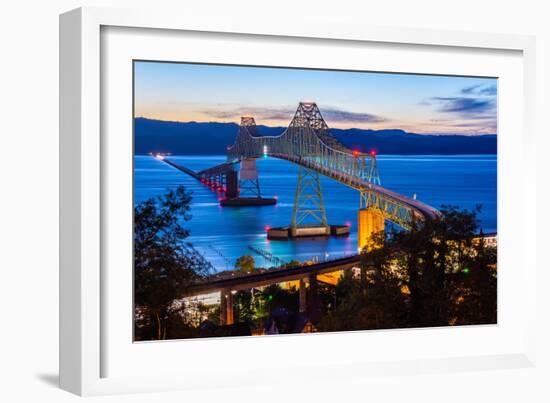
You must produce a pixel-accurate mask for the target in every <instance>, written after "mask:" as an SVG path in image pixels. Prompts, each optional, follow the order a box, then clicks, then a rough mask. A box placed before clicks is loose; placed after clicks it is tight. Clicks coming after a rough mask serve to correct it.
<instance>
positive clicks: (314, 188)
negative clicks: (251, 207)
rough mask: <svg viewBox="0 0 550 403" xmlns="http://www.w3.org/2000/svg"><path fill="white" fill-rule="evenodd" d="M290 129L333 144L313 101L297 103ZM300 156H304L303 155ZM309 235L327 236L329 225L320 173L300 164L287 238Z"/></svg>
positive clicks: (333, 140)
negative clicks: (311, 132) (312, 135)
mask: <svg viewBox="0 0 550 403" xmlns="http://www.w3.org/2000/svg"><path fill="white" fill-rule="evenodd" d="M289 127H290V128H298V129H309V130H314V131H315V133H316V134H317V135H318V136H319V137H321V138H323V139H324V138H325V137H326V138H327V142H331V143H332V142H335V139H334V138H333V137H332V136H330V135H329V134H328V131H329V128H328V125H327V124H326V122H325V120H324V119H323V116H322V115H321V111H320V110H319V108H318V107H317V104H316V103H315V102H300V104H299V105H298V109H297V110H296V113H295V114H294V118H293V119H292V121H291V122H290V125H289ZM291 130H292V129H291ZM306 147H307V146H305V147H304V148H306ZM303 151H305V150H303ZM300 154H301V155H302V156H304V155H305V153H304V152H300ZM309 234H310V235H330V225H329V224H328V221H327V214H326V210H325V203H324V201H323V192H322V190H321V181H320V178H319V172H317V171H315V170H312V169H308V168H305V167H304V166H302V165H300V168H299V171H298V184H297V186H296V196H295V197H294V210H293V213H292V222H291V224H290V235H291V236H293V237H295V236H299V235H309Z"/></svg>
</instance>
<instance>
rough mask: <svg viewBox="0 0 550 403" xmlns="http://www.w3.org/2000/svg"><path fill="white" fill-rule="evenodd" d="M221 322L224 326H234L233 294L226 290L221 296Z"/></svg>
mask: <svg viewBox="0 0 550 403" xmlns="http://www.w3.org/2000/svg"><path fill="white" fill-rule="evenodd" d="M220 321H221V324H222V325H232V324H233V323H234V318H233V294H232V293H231V290H229V289H225V290H222V291H221V294H220Z"/></svg>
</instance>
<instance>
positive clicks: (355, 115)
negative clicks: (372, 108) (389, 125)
mask: <svg viewBox="0 0 550 403" xmlns="http://www.w3.org/2000/svg"><path fill="white" fill-rule="evenodd" d="M321 114H322V115H323V117H324V118H325V119H326V120H329V121H332V122H346V123H378V122H384V121H386V119H385V118H383V117H382V116H378V115H373V114H371V113H363V112H350V111H345V110H342V109H336V108H323V109H322V110H321Z"/></svg>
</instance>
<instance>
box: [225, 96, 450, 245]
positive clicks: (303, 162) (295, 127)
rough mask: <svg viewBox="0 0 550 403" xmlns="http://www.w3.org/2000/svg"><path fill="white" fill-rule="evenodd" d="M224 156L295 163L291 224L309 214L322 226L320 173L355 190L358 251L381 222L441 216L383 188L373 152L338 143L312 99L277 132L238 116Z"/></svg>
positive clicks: (299, 222)
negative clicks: (267, 131) (267, 132)
mask: <svg viewBox="0 0 550 403" xmlns="http://www.w3.org/2000/svg"><path fill="white" fill-rule="evenodd" d="M227 156H228V162H230V163H237V162H241V161H243V160H248V159H256V158H261V157H262V156H270V157H274V158H279V159H284V160H287V161H290V162H292V163H294V164H296V165H298V166H299V167H300V172H299V177H298V188H297V191H296V198H295V202H294V213H293V218H292V224H291V227H295V226H300V225H304V221H305V220H304V218H307V217H308V216H310V217H313V218H314V221H315V220H316V221H317V223H318V225H325V226H326V225H327V224H326V215H325V212H324V205H323V202H322V192H321V188H320V182H319V175H324V176H326V177H329V178H331V179H334V180H336V181H338V182H340V183H342V184H344V185H346V186H349V187H351V188H353V189H355V190H357V191H358V192H359V195H360V197H359V213H358V221H359V225H358V228H359V233H358V247H359V249H362V248H364V247H365V246H366V245H367V244H368V242H369V239H370V238H371V237H372V235H373V234H374V233H376V232H380V231H383V230H384V220H388V221H390V222H393V223H395V224H397V225H399V226H400V227H402V228H404V229H410V228H411V227H412V226H413V225H414V222H418V221H425V220H434V219H437V218H438V217H439V216H440V213H439V211H438V210H436V209H435V208H433V207H431V206H429V205H427V204H425V203H423V202H421V201H418V200H414V199H411V198H409V197H406V196H403V195H400V194H398V193H396V192H393V191H391V190H389V189H386V188H384V187H382V185H381V181H380V176H379V173H378V165H377V161H376V153H375V152H371V153H362V152H359V151H357V150H351V149H349V148H347V147H345V146H344V145H342V144H341V143H340V142H339V141H338V140H337V139H336V138H335V137H333V136H332V135H331V133H330V130H329V127H328V125H327V123H326V122H325V120H324V119H323V117H322V115H321V111H320V110H319V108H318V107H317V105H316V104H315V103H314V102H300V104H299V105H298V109H297V110H296V113H295V114H294V117H293V119H292V121H291V122H290V124H289V126H288V128H287V129H286V130H285V131H284V132H283V133H282V134H280V135H279V136H261V135H260V133H259V132H258V130H257V126H256V122H255V120H254V118H253V117H243V118H242V119H241V125H240V127H239V133H238V136H237V138H236V140H235V143H234V144H233V145H232V146H231V147H228V150H227ZM302 178H309V182H308V185H309V189H313V191H310V193H309V194H306V195H305V197H302V196H304V195H303V193H304V192H306V189H305V188H306V187H305V186H304V188H301V187H300V184H301V182H302ZM303 200H310V201H311V200H314V201H315V202H314V203H313V204H314V205H315V206H314V208H311V207H307V206H304V203H303ZM306 225H307V224H306Z"/></svg>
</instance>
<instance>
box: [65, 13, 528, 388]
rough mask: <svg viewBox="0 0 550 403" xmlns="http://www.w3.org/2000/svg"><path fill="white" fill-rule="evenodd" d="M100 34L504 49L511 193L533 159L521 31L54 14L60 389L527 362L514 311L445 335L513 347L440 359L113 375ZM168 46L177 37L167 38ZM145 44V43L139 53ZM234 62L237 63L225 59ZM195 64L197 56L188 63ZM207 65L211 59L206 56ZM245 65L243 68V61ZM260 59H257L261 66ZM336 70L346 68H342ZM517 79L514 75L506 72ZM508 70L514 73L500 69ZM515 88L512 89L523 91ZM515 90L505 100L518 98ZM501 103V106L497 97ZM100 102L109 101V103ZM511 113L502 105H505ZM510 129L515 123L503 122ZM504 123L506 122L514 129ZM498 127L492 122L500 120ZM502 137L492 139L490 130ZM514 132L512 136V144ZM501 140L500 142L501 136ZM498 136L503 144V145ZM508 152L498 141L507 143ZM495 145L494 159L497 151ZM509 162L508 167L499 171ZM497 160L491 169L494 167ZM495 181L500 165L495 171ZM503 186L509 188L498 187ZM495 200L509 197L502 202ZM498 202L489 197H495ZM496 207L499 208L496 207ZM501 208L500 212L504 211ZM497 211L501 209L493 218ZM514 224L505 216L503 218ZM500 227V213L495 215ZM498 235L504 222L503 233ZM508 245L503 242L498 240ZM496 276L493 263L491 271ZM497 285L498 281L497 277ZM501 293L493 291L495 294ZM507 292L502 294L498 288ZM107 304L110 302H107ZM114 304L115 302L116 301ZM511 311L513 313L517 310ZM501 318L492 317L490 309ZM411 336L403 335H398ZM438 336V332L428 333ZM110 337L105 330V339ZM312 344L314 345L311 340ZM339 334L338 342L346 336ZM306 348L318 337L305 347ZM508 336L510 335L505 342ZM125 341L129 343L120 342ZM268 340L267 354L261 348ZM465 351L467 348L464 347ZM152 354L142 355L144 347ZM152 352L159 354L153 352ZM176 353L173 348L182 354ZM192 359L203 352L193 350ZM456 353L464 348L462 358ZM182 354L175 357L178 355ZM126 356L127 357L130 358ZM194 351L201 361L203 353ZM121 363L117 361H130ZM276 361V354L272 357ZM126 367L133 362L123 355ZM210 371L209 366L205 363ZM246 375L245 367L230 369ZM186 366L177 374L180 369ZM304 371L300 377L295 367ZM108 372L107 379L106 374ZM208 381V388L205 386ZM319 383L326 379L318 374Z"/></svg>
mask: <svg viewBox="0 0 550 403" xmlns="http://www.w3.org/2000/svg"><path fill="white" fill-rule="evenodd" d="M108 27H118V28H117V29H125V28H127V29H147V30H151V29H154V30H158V31H157V32H160V31H164V32H168V31H170V32H176V31H179V32H192V33H193V34H194V35H195V36H199V37H200V35H201V33H203V34H204V35H206V34H208V33H217V35H218V37H222V36H223V35H227V36H230V35H244V36H251V37H253V38H254V40H255V41H260V42H261V41H262V40H266V41H267V40H269V41H271V42H277V41H284V40H292V41H295V42H296V43H299V42H300V41H303V46H308V44H311V42H309V41H311V40H323V41H331V45H330V46H334V47H338V46H339V44H346V43H349V44H359V45H360V44H369V43H370V44H372V43H374V44H377V46H390V45H400V46H413V47H414V46H420V47H430V48H431V49H434V51H437V50H438V49H439V50H441V51H443V49H457V50H464V49H466V50H471V51H472V52H474V53H477V54H480V55H482V54H483V53H484V52H490V51H495V50H496V51H502V52H508V51H509V52H515V55H516V56H517V57H519V59H517V58H516V59H517V60H520V64H521V77H516V79H519V80H520V81H521V83H520V84H521V86H518V87H517V88H516V90H518V92H516V93H517V95H518V97H519V98H520V99H519V101H518V100H516V101H517V102H519V104H520V105H521V106H522V108H521V115H522V118H521V119H520V118H519V117H518V119H519V120H517V121H516V124H517V123H518V122H520V121H521V122H522V123H521V125H520V126H519V132H520V133H516V134H513V135H512V134H511V135H510V136H511V137H507V138H509V139H510V143H509V144H510V145H512V144H515V145H517V146H518V147H519V150H520V155H521V157H520V158H518V161H516V162H514V160H513V159H512V158H510V159H507V158H505V157H503V158H505V159H504V161H505V162H507V165H510V166H509V167H508V168H507V169H510V170H512V169H514V168H515V166H513V164H521V169H522V172H523V175H522V177H521V183H520V184H519V185H518V186H519V188H520V189H527V188H529V187H534V186H535V180H536V179H535V178H536V176H535V172H536V170H535V159H534V158H532V156H533V155H534V150H533V148H534V132H533V130H534V92H535V71H534V69H535V63H534V57H535V43H534V38H532V37H529V36H520V35H503V34H487V33H483V34H482V33H467V32H456V31H442V30H438V31H430V30H419V29H406V28H381V27H370V26H363V25H361V26H358V25H349V24H343V23H329V24H327V23H326V22H322V21H313V20H312V21H309V20H304V21H303V22H302V23H301V24H300V25H289V24H284V25H281V24H278V23H277V22H275V21H274V22H269V21H250V20H246V21H239V19H238V18H231V19H225V20H222V19H220V20H215V19H206V18H198V17H197V16H192V15H186V14H182V13H171V12H169V11H165V12H162V11H151V10H111V9H102V8H81V9H77V10H73V11H70V12H68V13H66V14H63V15H61V17H60V48H61V53H60V98H61V101H60V384H61V387H62V388H63V389H66V390H68V391H71V392H73V393H76V394H79V395H96V394H111V393H129V392H140V391H144V392H145V391H160V390H173V389H185V388H191V387H208V386H227V385H231V384H232V385H234V384H235V383H238V384H240V385H246V384H250V385H252V384H256V383H271V382H281V381H292V379H296V377H299V379H300V380H301V381H304V380H307V379H315V378H317V379H319V378H322V377H324V376H327V375H326V371H325V370H326V368H327V367H331V368H338V369H339V371H338V373H339V375H338V376H340V377H345V376H348V375H350V374H352V373H353V374H354V375H355V376H369V375H371V374H375V373H376V374H380V373H387V374H411V373H418V372H438V371H454V370H474V369H491V368H504V367H506V368H512V367H527V366H532V365H534V362H535V346H534V338H535V334H534V332H535V330H534V329H535V319H534V315H533V317H531V316H529V315H524V318H523V320H522V321H521V323H520V322H519V321H518V322H517V323H516V321H513V320H512V319H511V322H513V323H510V326H509V330H510V329H511V330H510V331H509V333H506V334H504V333H502V329H503V328H506V326H501V327H500V328H499V327H498V326H497V327H491V328H483V327H478V328H481V329H454V330H455V335H454V337H460V338H462V339H463V340H476V339H477V338H478V337H482V338H486V339H487V340H488V339H489V338H490V337H499V338H500V337H504V336H506V335H512V334H513V340H514V342H508V339H507V338H506V337H508V336H506V337H504V339H506V340H504V339H503V340H504V341H503V342H502V343H501V345H499V348H498V349H496V348H495V349H494V351H488V352H487V353H484V352H483V351H473V350H472V351H468V352H467V353H461V352H459V351H458V350H457V351H454V352H449V354H445V353H444V349H441V350H439V351H437V352H434V353H433V354H419V355H417V356H413V355H411V356H402V357H401V356H394V357H389V356H388V358H387V359H385V358H384V357H377V358H376V359H366V358H364V357H363V356H362V355H361V354H357V356H356V357H352V359H348V360H337V359H334V360H326V362H313V361H309V362H308V363H306V364H307V365H305V366H304V365H300V363H299V362H290V363H289V362H284V363H283V362H275V361H274V362H271V364H272V368H271V369H270V368H263V369H262V370H261V371H259V370H258V369H260V367H258V368H255V370H254V368H252V370H251V371H250V373H249V376H247V377H246V379H243V378H239V377H235V376H231V375H230V374H224V373H223V370H221V369H220V370H219V371H214V370H209V368H208V367H207V366H201V367H197V368H195V369H194V370H193V371H189V368H188V367H189V365H190V364H189V362H187V363H186V362H183V363H177V362H175V363H173V362H172V363H170V365H168V362H167V361H166V364H167V365H166V370H165V371H163V373H162V376H154V375H151V374H146V375H143V376H136V375H135V374H133V375H132V374H130V372H128V373H127V374H126V373H125V371H126V370H125V369H124V368H123V367H121V369H120V370H119V371H110V370H108V369H107V367H106V364H105V363H106V361H107V358H108V357H109V356H110V355H112V354H113V348H110V349H109V348H107V346H115V347H117V345H116V344H114V345H113V344H112V342H111V340H110V338H109V337H110V336H106V333H105V326H109V325H110V324H112V322H109V321H108V320H106V319H105V318H106V317H107V316H109V312H110V309H111V308H112V305H109V304H119V302H117V301H114V302H113V299H112V298H111V299H109V298H108V296H109V293H110V292H111V291H109V287H111V286H109V287H107V286H106V283H105V280H106V279H107V278H110V277H109V276H108V275H106V273H105V271H102V268H104V267H105V266H106V264H107V262H106V261H105V259H106V258H105V251H106V250H107V249H108V248H107V246H108V245H105V244H104V238H105V237H104V236H103V235H104V234H103V227H105V225H104V224H105V219H106V218H105V214H104V213H105V212H104V211H103V212H102V209H104V208H105V206H106V204H105V203H109V197H108V196H106V195H107V194H108V192H109V189H110V187H109V184H108V183H107V182H108V181H107V180H106V175H107V176H108V175H109V173H110V171H109V169H111V168H108V167H112V164H110V165H109V161H110V160H109V158H110V157H109V156H108V155H109V152H108V151H109V150H106V149H105V147H111V146H113V147H114V146H115V145H113V144H112V143H111V142H110V141H109V139H107V140H106V139H105V138H102V133H104V132H108V131H109V124H107V123H105V122H104V121H103V120H102V119H105V115H106V111H105V110H102V108H105V105H102V102H103V98H102V93H103V94H104V93H107V92H109V88H105V86H106V85H109V84H108V83H107V84H106V83H105V82H104V81H102V60H101V57H102V55H105V54H107V55H108V53H102V51H103V49H102V47H104V46H105V43H104V42H102V40H103V39H102V31H104V30H105V29H106V28H107V29H108ZM176 39H177V38H176ZM144 46H145V45H144ZM235 58H236V60H237V61H239V60H240V59H239V56H238V55H236V56H235ZM193 61H195V60H193ZM216 61H217V60H216ZM246 62H247V61H246V60H244V59H243V64H246ZM266 63H267V62H266ZM342 63H343V64H345V61H343V62H342ZM514 71H516V70H514ZM510 74H516V75H517V73H510ZM521 90H522V91H521ZM118 91H119V92H118V96H123V97H128V96H131V94H127V93H120V91H121V90H118ZM516 93H515V94H516ZM499 102H500V101H499ZM109 105H110V104H109ZM510 107H512V104H510ZM509 119H510V121H511V122H512V120H513V119H514V118H512V117H511V118H509ZM512 123H513V122H512ZM499 124H500V117H499ZM499 136H500V133H499ZM513 136H515V137H513ZM127 139H128V138H127V137H125V139H124V140H120V141H119V145H121V146H124V145H125V144H126V145H127V147H128V149H129V150H130V149H131V143H130V142H128V141H127ZM499 141H500V137H499ZM507 142H508V140H506V141H504V143H507ZM505 145H506V144H505ZM502 150H503V149H502V147H501V145H500V144H499V158H500V153H501V151H502ZM506 150H508V148H504V151H503V152H504V154H503V155H504V156H506V155H508V151H506ZM508 161H509V164H508ZM499 164H500V162H499ZM499 175H500V165H499ZM513 179H514V178H507V179H502V178H499V187H500V185H501V182H502V181H503V180H508V181H510V180H513ZM504 188H505V189H506V188H507V187H506V186H504ZM518 193H521V195H519V196H517V199H515V203H516V204H515V206H519V208H520V210H519V211H518V217H515V218H514V219H513V220H515V221H513V222H512V221H511V224H510V226H509V228H510V227H514V226H515V224H516V223H519V224H520V227H517V226H515V228H516V231H514V232H515V233H514V234H510V237H509V238H508V241H507V242H508V244H509V245H510V244H512V243H513V244H514V247H515V248H516V249H515V251H514V253H515V254H516V260H514V262H519V264H520V269H518V272H516V273H511V274H510V277H509V278H510V281H507V282H506V284H510V285H511V283H512V282H513V281H516V280H517V281H518V282H517V284H519V285H518V288H519V289H520V291H518V292H519V293H520V295H521V296H522V299H521V302H518V303H520V304H521V308H522V309H523V312H534V311H535V308H534V306H535V289H536V283H535V281H536V280H535V279H536V270H537V266H536V261H535V260H534V256H535V254H534V253H532V252H533V248H534V247H535V245H534V244H533V243H530V242H529V239H528V234H530V233H535V227H534V226H535V222H536V218H535V216H536V211H535V209H533V208H526V207H525V206H526V205H527V204H529V203H530V200H529V199H528V196H527V193H526V192H518ZM504 195H505V196H506V195H507V194H504ZM502 196H503V194H502V192H501V194H499V200H500V199H501V198H502ZM499 208H500V204H499ZM505 211H506V210H505ZM499 214H500V213H499ZM509 219H510V220H512V218H509ZM499 220H502V217H501V216H500V215H499ZM504 228H505V229H506V225H504ZM500 229H501V226H500V222H499V265H500V259H506V258H507V257H509V252H510V251H508V254H506V253H507V252H506V251H505V250H503V248H501V245H500V238H501V234H500ZM504 243H505V244H506V237H505V239H504ZM499 273H500V266H499ZM499 282H500V278H499ZM502 290H503V288H502V287H501V286H500V284H499V293H500V292H501V291H502ZM504 291H506V290H504ZM502 298H505V300H504V302H505V303H506V302H507V300H506V298H507V297H506V293H505V295H504V296H503V297H500V296H499V309H500V307H501V305H500V303H501V302H502V301H503V300H502ZM107 302H108V303H107ZM120 303H122V302H120ZM518 309H519V308H518ZM499 315H500V312H499ZM406 332H410V336H407V335H406ZM438 332H439V333H438ZM443 332H446V331H445V330H437V329H436V330H429V331H428V330H400V331H377V332H354V333H353V334H330V335H316V336H314V337H315V338H316V339H307V337H310V336H305V337H302V336H292V337H290V338H289V337H285V336H277V337H270V338H262V339H269V341H259V340H258V339H257V338H249V339H239V338H237V339H235V340H227V339H218V340H211V341H207V343H210V344H204V341H182V342H177V341H176V342H163V343H145V345H146V346H147V345H150V346H152V345H153V344H154V345H156V346H160V347H155V348H156V349H157V350H156V351H155V353H154V354H155V355H156V356H157V357H161V358H160V360H167V359H166V358H162V357H168V356H170V355H173V354H174V353H176V352H177V351H178V349H180V347H181V346H182V345H183V344H182V343H188V344H187V346H190V344H189V343H194V344H193V348H192V350H193V351H195V353H193V354H195V355H194V356H193V357H192V359H191V361H192V360H197V362H198V360H200V359H201V357H203V358H204V357H205V355H204V354H206V353H205V352H206V351H211V354H212V355H215V356H216V359H215V360H214V359H213V357H209V358H208V359H207V361H208V362H209V363H216V362H223V361H224V360H235V357H237V356H236V355H235V354H238V353H239V351H241V352H243V354H244V351H245V350H249V351H251V352H252V353H253V354H257V353H258V352H261V351H262V349H266V348H269V349H270V350H273V351H277V349H278V348H287V349H291V350H289V351H293V353H296V352H299V351H304V352H305V354H306V356H307V349H308V346H309V345H311V344H315V343H317V342H318V341H319V340H322V342H325V343H327V342H330V343H334V342H339V341H342V340H344V341H345V343H346V344H347V345H350V346H361V343H365V342H366V341H367V342H368V341H372V340H375V339H376V340H377V341H378V340H380V339H383V338H389V339H396V340H398V339H401V338H403V337H411V340H422V339H426V340H437V338H438V337H450V335H449V334H447V333H445V334H443ZM107 333H108V332H107ZM319 337H321V338H322V339H319ZM344 338H345V339H344ZM312 340H317V341H316V342H313V343H312ZM510 340H512V336H510ZM128 343H130V344H131V341H130V340H128ZM265 343H269V347H268V344H265ZM465 343H466V345H467V343H468V341H465ZM148 348H153V347H142V349H148ZM160 350H162V351H160ZM180 350H181V349H180ZM197 351H201V353H200V354H199V353H198V352H197ZM464 351H466V350H464ZM179 353H181V351H179ZM129 354H130V353H129ZM201 354H202V355H201ZM129 358H130V357H128V356H121V357H120V359H121V360H126V359H129ZM273 359H274V360H276V356H275V357H274V358H273ZM128 362H131V359H129V361H128ZM214 365H215V364H214ZM236 365H241V366H243V368H244V365H245V364H243V363H237V364H236ZM186 366H187V367H186ZM304 367H307V368H308V370H307V371H303V369H304ZM111 373H113V374H115V373H116V375H111ZM206 374H208V375H209V379H208V381H206V380H205V379H204V378H205V376H204V375H206ZM327 379H328V378H327Z"/></svg>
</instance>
